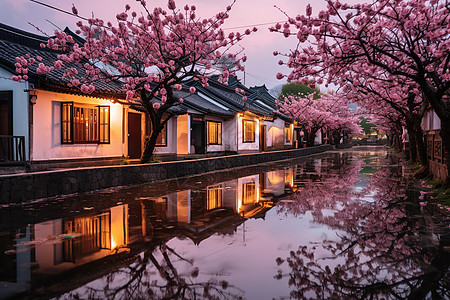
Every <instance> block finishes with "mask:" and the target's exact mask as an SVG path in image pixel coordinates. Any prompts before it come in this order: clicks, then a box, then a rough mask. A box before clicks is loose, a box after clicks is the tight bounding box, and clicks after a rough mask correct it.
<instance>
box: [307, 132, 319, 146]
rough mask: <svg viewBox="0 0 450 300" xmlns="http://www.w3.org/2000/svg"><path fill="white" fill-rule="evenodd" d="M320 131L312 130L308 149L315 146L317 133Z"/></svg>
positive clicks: (309, 135)
mask: <svg viewBox="0 0 450 300" xmlns="http://www.w3.org/2000/svg"><path fill="white" fill-rule="evenodd" d="M317 131H319V129H311V131H310V132H309V134H308V142H307V145H308V147H312V146H314V140H315V139H316V133H317Z"/></svg>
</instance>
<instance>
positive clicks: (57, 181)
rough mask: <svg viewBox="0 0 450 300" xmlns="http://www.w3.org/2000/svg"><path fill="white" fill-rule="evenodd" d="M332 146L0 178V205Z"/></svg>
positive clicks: (217, 168) (286, 156) (161, 177)
mask: <svg viewBox="0 0 450 300" xmlns="http://www.w3.org/2000/svg"><path fill="white" fill-rule="evenodd" d="M332 149H333V146H332V145H322V146H316V147H311V148H304V149H293V150H283V151H273V152H264V153H254V154H241V155H231V156H222V157H216V158H203V159H196V160H184V161H173V162H164V163H154V164H141V165H125V166H105V167H92V168H82V169H69V170H60V171H47V172H35V173H27V174H17V175H3V176H0V191H1V193H0V204H7V203H21V202H25V201H30V200H34V199H41V198H47V197H53V196H59V195H68V194H75V193H83V192H88V191H95V190H98V189H104V188H109V187H115V186H123V185H130V184H138V183H144V182H153V181H157V180H163V179H169V178H177V177H184V176H189V175H196V174H201V173H207V172H211V171H217V170H223V169H229V168H236V167H242V166H249V165H255V164H261V163H265V162H269V161H276V160H283V159H290V158H297V157H301V156H305V155H310V154H315V153H320V152H324V151H328V150H332Z"/></svg>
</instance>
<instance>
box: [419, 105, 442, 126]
mask: <svg viewBox="0 0 450 300" xmlns="http://www.w3.org/2000/svg"><path fill="white" fill-rule="evenodd" d="M422 129H423V130H424V131H428V130H438V129H441V119H439V117H438V116H437V114H436V112H435V111H434V110H433V109H431V110H428V111H426V112H425V114H424V116H423V119H422Z"/></svg>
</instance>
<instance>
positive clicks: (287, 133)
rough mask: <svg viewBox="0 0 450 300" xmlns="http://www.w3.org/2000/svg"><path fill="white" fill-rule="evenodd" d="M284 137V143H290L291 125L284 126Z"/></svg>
mask: <svg viewBox="0 0 450 300" xmlns="http://www.w3.org/2000/svg"><path fill="white" fill-rule="evenodd" d="M284 138H285V143H286V144H291V143H292V130H291V126H286V127H284Z"/></svg>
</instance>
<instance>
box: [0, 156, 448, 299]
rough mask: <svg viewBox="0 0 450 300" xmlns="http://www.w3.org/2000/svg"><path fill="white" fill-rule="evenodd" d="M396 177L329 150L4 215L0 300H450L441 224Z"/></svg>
mask: <svg viewBox="0 0 450 300" xmlns="http://www.w3.org/2000/svg"><path fill="white" fill-rule="evenodd" d="M404 172H405V169H404V168H403V167H402V165H401V164H400V163H399V161H397V160H392V159H391V157H390V156H387V155H386V153H385V152H373V153H370V152H361V153H352V152H341V153H333V154H328V155H323V156H316V157H313V158H311V159H307V160H301V161H296V162H285V163H280V164H279V165H278V166H276V167H274V166H269V167H266V168H265V169H264V168H250V169H244V170H243V169H241V170H238V171H237V172H222V173H218V174H217V175H208V176H203V177H195V178H192V179H182V180H175V181H170V182H167V184H164V185H163V184H157V185H142V186H134V187H129V188H123V189H121V190H119V191H114V190H111V191H105V192H102V193H97V194H91V195H83V196H76V197H71V198H66V199H55V200H54V201H49V202H43V203H36V204H29V205H23V206H20V207H10V208H3V209H1V210H0V283H1V284H0V298H2V299H3V298H8V297H12V296H15V297H18V296H20V297H23V298H37V297H42V298H49V297H58V298H62V299H73V298H78V299H100V298H101V299H136V298H145V299H163V298H164V299H193V298H199V299H203V298H207V299H210V298H214V299H241V298H248V299H263V298H264V299H266V298H297V299H310V298H320V299H325V298H326V299H352V298H353V299H365V298H385V299H386V298H408V297H409V298H411V299H421V298H423V297H425V296H428V297H430V295H432V296H433V297H435V298H439V297H441V298H446V297H447V298H449V294H448V293H449V292H448V291H449V290H450V289H449V286H448V284H449V280H448V271H449V255H448V242H447V243H445V240H444V239H443V238H442V236H444V235H445V234H446V233H445V230H444V229H446V228H448V224H446V225H442V222H447V223H448V220H445V219H443V218H442V217H441V216H440V215H438V214H437V213H436V212H435V210H434V208H433V206H431V205H429V206H427V207H423V206H420V205H419V200H418V199H419V195H420V193H419V190H418V189H417V187H413V186H411V183H410V182H409V181H408V176H404V175H405V174H404ZM406 175H407V174H406ZM431 200H432V199H428V201H430V202H431ZM272 207H275V209H271V208H272ZM447 234H448V233H447ZM446 249H447V251H446ZM287 287H289V290H288V289H287Z"/></svg>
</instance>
